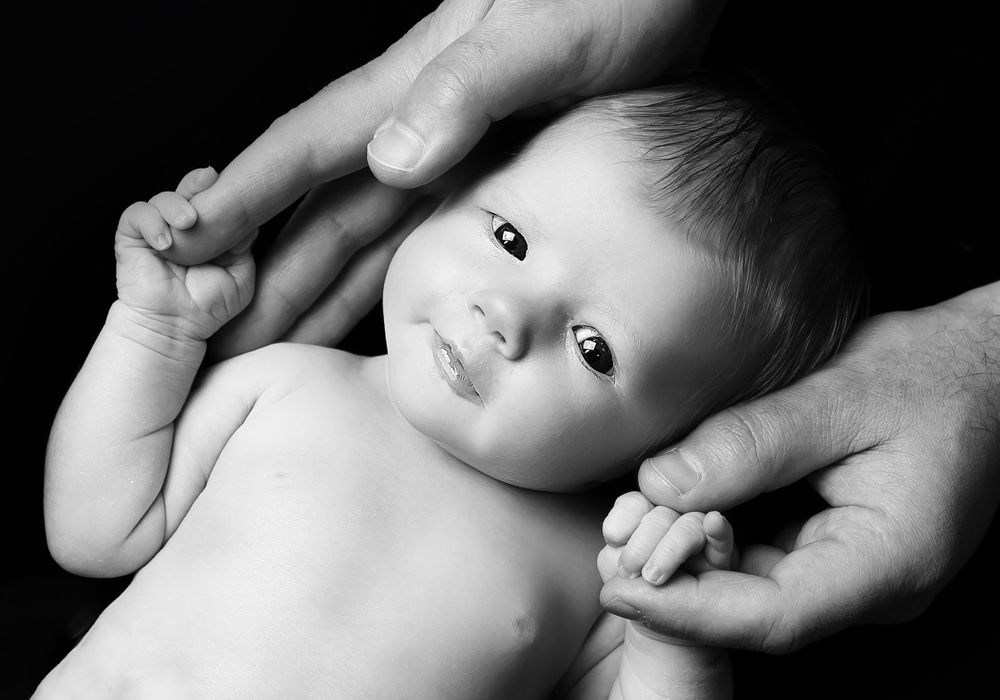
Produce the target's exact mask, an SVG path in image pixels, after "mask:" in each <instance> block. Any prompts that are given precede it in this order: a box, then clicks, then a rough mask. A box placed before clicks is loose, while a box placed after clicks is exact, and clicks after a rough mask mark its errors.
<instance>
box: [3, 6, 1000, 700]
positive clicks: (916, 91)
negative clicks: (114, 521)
mask: <svg viewBox="0 0 1000 700" xmlns="http://www.w3.org/2000/svg"><path fill="white" fill-rule="evenodd" d="M397 4H398V5H399V9H393V8H392V7H391V4H386V3H380V4H374V3H371V4H368V5H363V6H362V5H352V6H350V8H351V9H350V11H345V10H343V9H338V8H343V7H345V6H346V5H344V4H342V3H324V4H322V5H320V4H317V5H313V4H312V3H304V2H297V1H295V0H286V1H285V2H281V3H274V4H273V6H271V7H267V8H266V9H265V10H251V9H249V8H250V5H249V4H248V3H235V2H233V3H230V2H201V3H185V2H177V3H173V4H169V5H168V4H164V3H142V4H141V5H142V7H141V9H137V10H134V11H132V12H126V13H121V12H114V13H113V12H111V11H102V10H98V9H94V8H86V9H75V10H72V11H64V10H61V9H59V8H55V7H52V6H49V5H38V6H35V7H31V8H26V14H25V15H24V16H23V18H22V19H21V20H20V21H19V22H17V23H14V22H11V23H9V24H8V27H7V33H8V35H9V37H8V38H9V40H10V41H9V43H8V46H7V47H6V49H5V51H6V52H7V53H9V56H8V60H7V61H6V64H7V71H6V72H7V74H8V84H7V91H6V99H5V102H6V109H5V112H6V113H7V115H8V122H9V124H11V126H9V127H8V130H7V133H6V137H7V138H6V141H7V143H6V144H5V145H6V146H7V153H8V154H9V155H8V160H7V162H8V175H7V179H8V186H7V188H6V189H7V191H8V194H9V195H10V196H8V197H6V198H5V202H6V204H5V207H4V208H5V215H4V218H5V219H6V220H7V222H6V223H7V231H6V236H5V245H4V249H5V254H6V257H7V261H8V264H7V273H6V274H5V275H4V276H3V283H4V285H5V293H4V295H3V299H5V300H6V302H5V303H4V306H3V331H4V340H5V342H4V347H5V357H6V358H7V359H6V361H5V364H6V367H7V371H6V377H5V379H4V386H5V391H4V394H5V396H6V397H7V401H6V407H5V408H6V410H5V411H4V415H5V420H4V424H5V425H6V427H7V431H9V432H7V442H8V443H9V444H12V449H10V450H8V454H9V455H10V457H8V458H7V459H4V460H3V463H4V464H5V465H6V466H5V468H4V473H5V474H4V475H5V478H6V483H7V488H5V489H4V490H3V501H4V505H3V508H2V512H3V518H4V522H3V529H2V531H0V532H2V533H3V536H4V554H3V561H4V566H3V571H4V573H3V579H2V589H0V592H2V597H0V603H2V609H0V614H2V618H0V619H2V629H0V641H2V647H3V648H2V650H0V664H2V669H0V671H2V673H0V696H3V697H12V698H18V697H26V696H27V695H28V694H30V692H31V689H32V688H33V687H34V685H35V684H36V683H37V682H38V681H39V680H40V678H41V677H42V676H43V675H44V673H45V672H46V671H47V670H48V669H49V668H50V667H51V666H52V665H54V664H55V663H56V662H57V661H58V660H59V659H60V658H61V657H62V655H64V654H65V653H66V651H67V650H68V649H69V648H70V647H71V645H72V644H73V643H74V641H75V639H77V638H78V637H79V635H80V634H81V633H82V632H83V631H84V630H85V629H86V627H87V626H88V625H89V624H90V623H91V622H92V621H93V619H94V618H95V617H96V615H97V614H98V613H99V612H100V610H101V609H102V608H103V607H104V606H105V605H106V604H107V603H108V602H109V601H110V599H111V598H112V597H114V595H116V594H117V592H118V591H120V590H121V589H122V587H123V586H124V585H125V583H126V581H125V580H115V581H102V580H89V579H83V578H78V577H74V576H71V575H69V574H66V573H64V572H62V571H61V570H60V569H59V568H58V567H57V566H56V565H55V564H54V563H52V561H51V560H50V559H49V557H48V554H47V552H46V549H45V543H44V533H43V528H42V515H41V484H42V465H43V456H44V448H45V440H46V435H47V432H48V427H49V425H50V423H51V420H52V417H53V415H54V413H55V410H56V407H57V405H58V402H59V400H60V398H61V396H62V394H63V393H64V392H65V390H66V388H67V387H68V385H69V383H70V382H71V380H72V378H73V375H74V373H75V372H76V370H77V368H78V367H79V365H80V363H81V362H82V360H83V358H84V356H85V354H86V351H87V349H88V348H89V346H90V343H91V342H92V339H93V338H94V336H95V335H96V333H97V331H98V330H99V328H100V326H101V324H102V322H103V318H104V314H105V312H106V309H107V306H108V305H109V304H110V302H111V301H112V300H113V299H114V295H115V287H114V258H113V254H112V233H113V231H114V227H115V224H116V223H117V219H118V215H119V213H120V212H121V210H122V209H123V208H124V207H125V206H126V205H128V204H129V203H131V202H132V201H134V200H137V199H145V198H148V197H149V196H150V195H152V194H154V193H156V192H158V191H160V190H162V189H166V188H169V187H172V186H173V185H174V184H175V183H176V182H177V180H178V179H179V178H180V176H181V175H183V173H185V172H186V171H188V170H189V169H191V168H193V167H197V166H202V165H206V164H213V165H215V166H216V167H219V168H221V167H222V166H223V165H225V163H226V162H228V161H229V160H230V159H231V158H232V157H233V156H234V155H235V154H236V153H238V152H239V150H241V149H242V148H243V147H244V146H245V145H246V144H248V143H249V142H250V141H251V140H252V139H253V138H254V137H255V136H256V135H258V134H259V133H260V132H261V131H263V130H264V129H265V128H266V127H267V126H268V124H269V123H270V121H271V120H272V119H274V118H275V117H277V116H278V115H280V114H282V113H283V112H285V111H287V110H288V109H290V108H291V107H293V106H294V105H295V104H297V103H298V102H300V101H302V100H303V99H305V98H307V97H308V96H309V95H311V94H312V93H314V92H315V91H316V90H318V89H319V88H321V87H322V86H323V85H324V84H326V83H327V82H329V81H330V80H332V79H334V78H335V77H337V76H338V75H340V74H342V73H344V72H346V71H347V70H349V69H350V68H353V67H355V66H357V65H359V64H361V63H362V62H364V61H366V60H368V59H370V58H373V57H374V56H376V55H378V54H379V53H380V52H381V51H382V50H384V48H385V47H386V46H387V45H388V44H389V43H390V42H391V41H392V40H393V39H395V38H396V37H398V36H400V35H401V34H402V33H403V31H404V30H405V29H406V28H407V27H409V26H410V25H411V24H412V23H413V22H415V21H416V20H417V19H418V18H419V17H420V16H421V15H422V14H424V13H425V12H427V11H428V10H429V9H430V4H425V3H413V4H411V3H397ZM988 6H989V3H979V4H978V5H977V4H976V3H968V4H964V5H963V4H960V3H948V4H947V5H944V4H942V5H939V6H937V7H935V8H934V9H933V10H931V9H921V8H920V7H918V6H916V5H914V4H912V3H903V2H895V3H871V2H747V1H743V2H738V1H734V2H730V4H729V6H728V7H727V9H726V11H725V13H724V15H723V18H722V20H721V22H720V25H719V27H718V28H717V31H716V33H715V34H714V36H713V40H712V43H711V45H710V47H709V50H708V54H707V56H706V63H707V64H710V65H711V64H722V63H725V64H732V63H737V64H743V65H750V66H755V67H757V68H758V69H760V71H761V72H762V73H763V74H764V75H765V76H766V77H767V78H768V79H769V80H770V81H771V82H772V83H773V84H774V85H775V86H776V87H777V88H778V89H779V90H781V91H783V92H785V93H786V94H787V95H788V96H789V97H790V99H791V100H792V101H793V102H794V103H795V104H796V105H797V106H798V107H799V109H800V111H801V113H802V116H803V119H804V120H805V122H806V123H807V124H809V125H810V126H811V128H812V131H813V133H814V135H815V136H816V138H817V139H818V140H819V141H820V142H821V143H823V144H824V145H825V146H826V147H827V149H828V150H829V152H830V153H831V154H832V156H833V159H834V162H835V165H836V167H837V169H838V170H839V173H840V175H841V178H842V180H843V182H844V184H845V196H846V201H847V205H848V208H849V213H850V216H851V220H852V223H853V225H854V227H855V229H856V231H857V232H858V234H859V237H860V239H861V241H862V242H863V246H864V251H865V256H866V263H867V265H868V268H869V271H870V274H871V277H872V281H873V283H872V309H873V311H876V312H877V311H884V310H893V309H906V308H914V307H917V306H921V305H925V304H930V303H934V302H936V301H940V300H942V299H944V298H947V297H949V296H952V295H954V294H957V293H960V292H961V291H964V290H966V289H969V288H971V287H973V286H977V285H979V284H983V283H985V282H989V281H992V280H995V279H998V278H1000V274H998V273H1000V263H998V262H997V261H998V260H1000V257H998V255H997V253H998V245H997V232H998V227H997V224H996V217H995V213H996V208H997V205H998V203H1000V198H998V197H997V195H996V191H997V184H998V178H997V175H996V162H997V154H998V149H997V136H996V132H995V130H994V129H995V123H996V117H995V114H994V113H993V112H992V111H991V110H990V109H988V108H987V105H988V104H989V103H990V102H992V98H993V97H994V93H995V92H996V87H997V86H996V82H995V81H994V80H993V76H994V75H995V72H996V68H997V61H996V53H995V47H994V45H993V42H995V40H996V39H995V37H994V36H992V34H991V33H990V27H992V26H994V25H993V24H992V23H991V22H990V21H988V18H987V14H988V10H986V9H985V8H986V7H988ZM979 7H982V8H984V9H979ZM11 218H13V221H11ZM276 229H277V223H276V224H274V225H273V227H272V231H273V230H276ZM379 333H380V320H379V318H378V314H377V313H374V314H373V315H372V316H371V317H370V318H369V319H367V320H366V321H365V322H364V323H363V324H362V325H361V326H360V327H359V329H358V330H357V331H356V332H355V333H354V334H353V336H352V337H351V338H350V339H349V341H348V343H347V347H348V348H350V349H355V350H356V351H362V352H369V351H371V352H374V351H378V349H379V347H380V343H381V340H380V337H379ZM815 505H816V504H815V501H814V500H813V498H812V496H811V495H810V494H809V492H808V491H807V490H806V489H804V488H796V487H793V488H790V489H785V490H783V491H781V492H778V493H777V494H773V495H771V496H768V497H767V498H765V499H761V500H760V501H758V502H757V503H755V504H750V505H749V506H746V507H743V508H741V509H738V512H737V513H735V514H734V518H736V519H737V520H738V523H737V525H738V528H739V523H740V522H767V521H768V520H769V518H770V519H773V517H772V516H773V513H775V512H781V513H785V512H789V511H792V510H796V509H799V510H801V509H808V508H809V507H812V506H815ZM996 530H997V527H996V526H994V527H993V529H992V530H991V531H990V532H989V533H988V534H987V537H986V539H985V541H984V542H983V544H982V545H981V547H980V548H979V551H978V553H977V554H976V556H975V557H974V558H973V559H972V561H971V562H970V563H969V564H968V565H967V566H966V567H965V568H964V569H963V570H962V571H961V572H960V573H959V575H958V576H957V577H956V578H955V579H954V580H953V581H952V583H951V584H950V585H949V586H948V587H947V588H946V589H945V591H944V592H943V593H942V594H941V595H940V596H939V597H938V598H937V600H936V601H935V603H934V604H933V605H932V607H931V608H930V610H929V611H928V612H926V613H925V614H924V615H922V616H921V617H920V618H918V619H917V620H916V621H913V622H909V623H904V624H900V625H893V626H874V627H863V628H856V629H853V630H849V631H846V632H843V633H840V634H839V635H836V636H835V637H833V638H831V639H828V640H825V641H822V642H819V643H816V644H814V645H812V646H810V647H808V648H806V649H804V650H802V651H800V652H797V653H795V654H791V655H788V656H781V657H774V656H765V655H761V654H753V653H737V654H736V655H735V664H736V683H737V686H736V687H737V697H758V696H760V697H765V696H766V697H770V698H803V697H806V698H810V697H813V698H826V697H830V698H833V697H838V698H840V697H854V698H858V697H871V698H889V697H911V698H914V697H916V698H930V697H939V696H947V697H973V698H976V697H997V693H998V691H1000V681H998V676H997V672H996V669H995V665H996V663H997V659H1000V654H998V652H1000V643H998V641H997V634H998V633H997V629H998V627H997V623H998V621H1000V620H998V617H1000V615H998V613H1000V604H998V602H997V594H996V592H997V583H996V581H997V578H996V573H997V554H998V541H997V533H996ZM751 531H752V528H751ZM742 532H743V533H745V532H746V530H744V531H742ZM737 533H738V534H741V531H740V530H739V529H738V530H737Z"/></svg>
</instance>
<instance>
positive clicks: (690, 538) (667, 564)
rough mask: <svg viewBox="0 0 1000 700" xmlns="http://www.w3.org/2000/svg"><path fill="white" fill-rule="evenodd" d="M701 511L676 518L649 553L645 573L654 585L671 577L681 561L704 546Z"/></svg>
mask: <svg viewBox="0 0 1000 700" xmlns="http://www.w3.org/2000/svg"><path fill="white" fill-rule="evenodd" d="M704 520H705V516H704V514H702V513H685V514H684V515H682V516H680V517H679V518H677V519H676V520H675V522H674V523H673V524H672V525H671V526H670V531H669V532H668V533H666V535H665V536H664V537H662V538H661V539H660V540H659V542H658V543H657V545H656V547H655V549H654V550H653V551H652V553H650V555H649V557H648V561H646V564H645V566H644V567H643V568H642V577H643V578H644V579H646V580H647V581H649V582H650V583H651V584H653V585H654V586H659V585H660V584H662V583H663V582H665V581H666V580H667V579H668V578H670V577H671V576H672V575H673V573H674V572H675V571H677V569H679V568H680V567H681V565H682V564H683V563H684V562H685V561H687V560H688V559H690V558H691V557H693V556H694V555H696V554H699V553H700V552H701V551H702V550H703V549H704V548H705V529H704V525H703V522H704Z"/></svg>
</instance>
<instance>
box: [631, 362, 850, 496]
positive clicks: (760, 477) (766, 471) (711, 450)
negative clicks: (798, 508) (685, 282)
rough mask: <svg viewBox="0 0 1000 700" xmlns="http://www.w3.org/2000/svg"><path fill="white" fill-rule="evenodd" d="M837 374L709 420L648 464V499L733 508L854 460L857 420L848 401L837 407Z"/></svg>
mask: <svg viewBox="0 0 1000 700" xmlns="http://www.w3.org/2000/svg"><path fill="white" fill-rule="evenodd" d="M832 374H833V373H831V372H821V373H817V374H814V375H812V376H810V377H807V378H806V379H805V380H803V381H801V382H799V383H796V384H793V385H792V386H790V387H788V388H786V389H783V390H781V391H778V392H775V393H773V394H770V395H768V396H764V397H762V398H760V399H757V400H755V401H751V402H749V403H744V404H740V405H737V406H734V407H732V408H728V409H726V410H724V411H722V412H720V413H717V414H716V415H714V416H712V417H710V418H708V419H707V420H706V421H704V422H703V423H702V424H701V425H699V426H698V427H697V428H696V429H695V430H694V431H693V432H692V433H691V434H690V435H688V436H687V437H686V438H684V439H683V440H682V441H680V442H679V443H677V444H675V445H673V446H672V447H671V448H669V449H668V450H666V451H664V452H661V453H660V454H658V455H655V456H653V457H651V458H649V459H647V460H646V461H645V462H644V463H643V464H642V467H641V468H640V470H639V488H640V489H641V490H642V493H643V494H644V495H645V496H646V498H648V499H649V500H650V501H652V502H653V503H655V504H657V505H663V506H667V507H669V508H673V509H675V510H680V511H690V510H706V509H725V508H729V507H731V506H733V505H736V504H738V503H741V502H743V501H746V500H748V499H749V498H752V497H753V496H756V495H757V494H759V493H762V492H764V491H771V490H773V489H776V488H780V487H781V486H785V485H787V484H790V483H792V482H794V481H797V480H798V479H800V478H802V477H803V476H805V475H807V474H809V473H811V472H813V471H814V470H816V469H819V468H822V467H825V466H827V465H829V464H832V463H834V462H837V461H839V460H840V459H842V458H843V457H845V456H847V455H849V454H851V452H852V451H853V448H854V443H855V438H856V437H857V431H856V430H855V429H854V426H856V423H857V421H856V420H855V419H854V418H852V417H851V416H850V415H849V414H848V413H846V412H845V410H844V408H845V406H847V407H848V408H850V406H848V402H845V401H842V400H841V401H838V400H835V392H836V391H837V388H836V386H835V384H837V382H835V381H831V379H833V378H834V377H831V375H832ZM841 398H843V395H841Z"/></svg>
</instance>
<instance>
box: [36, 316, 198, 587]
mask: <svg viewBox="0 0 1000 700" xmlns="http://www.w3.org/2000/svg"><path fill="white" fill-rule="evenodd" d="M204 351H205V344H204V342H201V341H194V340H190V339H188V338H185V337H184V336H183V335H182V334H179V333H176V332H175V330H174V329H173V328H172V327H171V326H170V324H168V323H163V322H158V321H157V320H156V319H151V318H147V317H145V316H143V315H141V314H138V313H136V312H134V311H133V310H131V309H130V308H129V307H127V306H125V305H124V304H122V303H121V302H116V303H115V304H114V305H113V306H112V307H111V310H110V312H109V313H108V317H107V321H106V323H105V325H104V328H103V329H102V330H101V333H100V335H99V336H98V338H97V340H96V342H95V343H94V346H93V348H92V349H91V352H90V354H89V355H88V357H87V359H86V361H85V363H84V366H83V367H82V368H81V370H80V372H79V374H78V375H77V377H76V379H75V381H74V382H73V385H72V386H71V388H70V390H69V392H68V393H67V395H66V397H65V399H64V400H63V403H62V405H61V406H60V409H59V412H58V414H57V416H56V420H55V423H54V424H53V428H52V432H51V435H50V438H49V445H48V451H47V455H46V467H45V520H46V532H47V536H48V539H49V546H50V549H51V550H52V553H53V556H54V557H55V558H56V559H57V561H59V563H60V564H62V565H63V566H65V567H66V568H68V569H70V570H72V571H75V572H77V573H81V574H86V575H94V576H102V575H103V576H113V575H121V574H124V573H128V572H129V571H132V570H134V569H135V568H138V566H141V565H142V564H143V563H145V561H146V560H147V559H148V558H149V557H150V556H152V554H153V553H155V552H156V550H157V549H158V548H159V547H160V546H161V545H162V543H163V531H164V530H163V528H164V524H163V523H164V518H163V503H162V498H161V497H160V493H161V490H162V487H163V482H164V478H165V476H166V472H167V467H168V464H169V461H170V454H171V446H172V440H173V424H174V420H175V419H176V418H177V416H178V414H179V413H180V410H181V408H182V406H183V405H184V401H185V399H186V398H187V395H188V392H189V391H190V388H191V384H192V382H193V380H194V377H195V374H196V373H197V370H198V367H199V365H200V363H201V360H202V357H203V356H204Z"/></svg>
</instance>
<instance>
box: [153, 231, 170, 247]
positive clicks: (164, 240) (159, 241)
mask: <svg viewBox="0 0 1000 700" xmlns="http://www.w3.org/2000/svg"><path fill="white" fill-rule="evenodd" d="M170 243H171V240H170V234H169V233H167V232H166V231H163V232H161V233H158V234H156V237H155V238H153V247H154V248H155V249H156V250H166V249H167V248H169V247H170Z"/></svg>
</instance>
